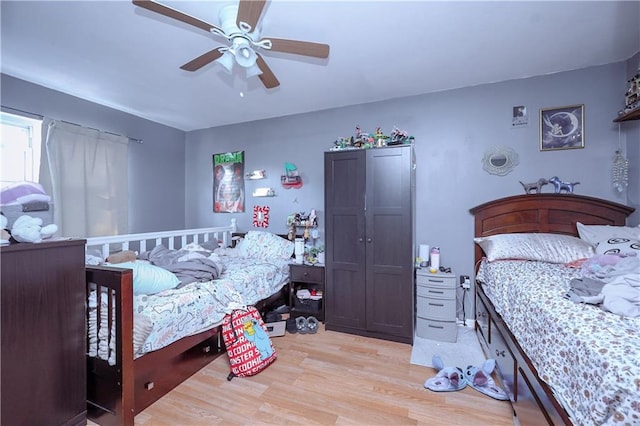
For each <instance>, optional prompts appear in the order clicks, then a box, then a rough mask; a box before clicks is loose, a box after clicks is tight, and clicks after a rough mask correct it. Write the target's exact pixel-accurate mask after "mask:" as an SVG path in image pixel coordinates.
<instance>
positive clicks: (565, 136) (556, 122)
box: [540, 105, 584, 151]
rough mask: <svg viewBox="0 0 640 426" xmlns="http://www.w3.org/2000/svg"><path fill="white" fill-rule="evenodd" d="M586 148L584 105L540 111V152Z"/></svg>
mask: <svg viewBox="0 0 640 426" xmlns="http://www.w3.org/2000/svg"><path fill="white" fill-rule="evenodd" d="M574 148H584V105H570V106H565V107H559V108H542V109H541V110H540V151H553V150H558V149H574Z"/></svg>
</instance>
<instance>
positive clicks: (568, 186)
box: [549, 176, 580, 194]
mask: <svg viewBox="0 0 640 426" xmlns="http://www.w3.org/2000/svg"><path fill="white" fill-rule="evenodd" d="M549 183H551V184H553V186H555V188H556V194H559V193H560V192H562V191H563V190H564V191H566V192H567V194H571V193H573V187H574V186H576V185H577V184H579V183H580V182H563V181H561V180H560V178H559V177H558V176H554V177H552V178H549Z"/></svg>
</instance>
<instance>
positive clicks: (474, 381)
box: [465, 359, 509, 401]
mask: <svg viewBox="0 0 640 426" xmlns="http://www.w3.org/2000/svg"><path fill="white" fill-rule="evenodd" d="M495 368H496V361H495V360H494V359H488V360H486V361H485V362H484V363H482V368H478V367H474V366H472V365H470V366H468V367H467V371H466V372H465V376H466V381H467V382H468V383H469V386H471V387H472V388H474V389H475V390H477V391H478V392H480V393H483V394H485V395H487V396H490V397H491V398H494V399H497V400H500V401H507V400H508V399H509V395H507V393H506V392H505V391H504V390H503V389H502V388H500V387H499V386H498V385H496V383H495V382H494V380H493V378H492V377H491V373H492V372H493V370H494V369H495Z"/></svg>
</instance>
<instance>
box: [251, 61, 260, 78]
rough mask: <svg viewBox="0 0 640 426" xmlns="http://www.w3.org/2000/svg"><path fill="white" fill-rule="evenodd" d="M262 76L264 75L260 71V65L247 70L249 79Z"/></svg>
mask: <svg viewBox="0 0 640 426" xmlns="http://www.w3.org/2000/svg"><path fill="white" fill-rule="evenodd" d="M260 74H262V70H261V69H260V67H259V66H258V64H253V65H252V66H250V67H249V68H247V78H249V77H255V76H257V75H260Z"/></svg>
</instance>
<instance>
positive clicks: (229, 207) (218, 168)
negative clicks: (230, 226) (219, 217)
mask: <svg viewBox="0 0 640 426" xmlns="http://www.w3.org/2000/svg"><path fill="white" fill-rule="evenodd" d="M213 211H214V212H215V213H240V212H243V211H244V151H236V152H225V153H222V154H214V155H213Z"/></svg>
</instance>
